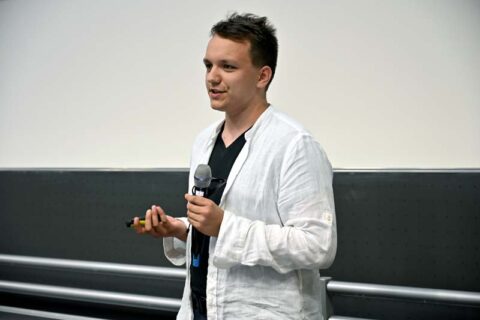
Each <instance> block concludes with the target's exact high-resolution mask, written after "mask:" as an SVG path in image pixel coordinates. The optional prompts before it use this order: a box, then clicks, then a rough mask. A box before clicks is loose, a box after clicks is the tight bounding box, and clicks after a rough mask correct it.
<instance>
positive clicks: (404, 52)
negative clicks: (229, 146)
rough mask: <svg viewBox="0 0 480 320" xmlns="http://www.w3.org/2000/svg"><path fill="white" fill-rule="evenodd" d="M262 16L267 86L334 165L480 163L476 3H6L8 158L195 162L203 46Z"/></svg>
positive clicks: (0, 43) (3, 136)
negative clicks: (216, 31) (230, 18)
mask: <svg viewBox="0 0 480 320" xmlns="http://www.w3.org/2000/svg"><path fill="white" fill-rule="evenodd" d="M231 11H239V12H253V13H256V14H259V15H266V16H268V17H269V18H270V19H271V21H272V22H273V23H274V25H275V26H276V27H277V30H278V38H279V42H280V56H279V66H278V70H277V74H276V78H275V80H274V82H273V84H272V86H271V87H270V90H269V100H270V102H271V103H273V104H274V105H275V106H276V107H277V108H278V109H280V110H282V111H284V112H286V113H288V114H290V115H292V116H293V117H294V118H296V119H297V120H299V121H300V122H301V123H303V124H304V125H305V126H306V127H307V129H309V130H310V131H311V132H312V133H313V134H314V136H315V137H316V138H317V139H318V140H319V141H320V142H321V144H322V145H323V146H324V148H325V149H326V151H327V153H328V155H329V158H330V160H331V162H332V164H333V166H334V167H335V168H480V139H479V138H480V1H473V0H472V1H465V0H449V1H447V0H422V1H419V0H412V1H405V0H398V1H380V0H378V1H374V0H365V1H356V0H351V1H347V0H345V1H333V0H332V1H315V0H309V1H283V2H282V1H275V0H269V1H259V0H253V1H233V0H232V1H185V0H182V1H148V0H131V1H127V0H124V1H118V0H64V1H62V0H42V1H34V0H30V1H28V0H1V1H0V167H3V168H20V167H80V168H83V167H94V168H97V167H112V168H144V167H147V168H150V167H155V168H158V167H177V168H178V167H187V166H188V163H189V157H190V146H191V143H192V141H193V138H194V136H195V134H196V133H197V132H198V131H200V130H201V129H202V128H203V127H205V126H207V125H208V124H209V123H211V122H212V121H214V120H216V119H220V118H221V117H222V116H223V115H222V114H221V113H217V112H214V111H211V110H210V108H209V103H208V98H207V95H206V91H205V89H204V85H203V77H204V67H203V64H202V58H203V54H204V51H205V47H206V44H207V41H208V39H209V30H210V27H211V26H212V25H213V24H214V23H215V22H217V21H218V20H220V19H222V18H224V17H225V16H226V14H227V13H228V12H231Z"/></svg>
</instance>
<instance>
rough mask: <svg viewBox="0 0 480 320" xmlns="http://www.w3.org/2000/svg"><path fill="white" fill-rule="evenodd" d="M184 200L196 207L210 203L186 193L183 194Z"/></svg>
mask: <svg viewBox="0 0 480 320" xmlns="http://www.w3.org/2000/svg"><path fill="white" fill-rule="evenodd" d="M185 200H187V201H188V202H191V203H194V204H198V205H206V204H207V203H208V202H209V201H210V200H209V199H207V198H205V197H199V196H192V195H191V194H188V193H187V194H185Z"/></svg>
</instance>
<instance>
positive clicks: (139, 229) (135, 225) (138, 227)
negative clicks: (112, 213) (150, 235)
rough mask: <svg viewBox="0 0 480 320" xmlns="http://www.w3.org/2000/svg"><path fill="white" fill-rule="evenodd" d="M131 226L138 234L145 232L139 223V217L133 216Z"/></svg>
mask: <svg viewBox="0 0 480 320" xmlns="http://www.w3.org/2000/svg"><path fill="white" fill-rule="evenodd" d="M133 228H134V229H135V231H136V232H137V233H139V234H143V233H145V230H144V228H143V226H142V225H141V224H140V218H139V217H135V218H133Z"/></svg>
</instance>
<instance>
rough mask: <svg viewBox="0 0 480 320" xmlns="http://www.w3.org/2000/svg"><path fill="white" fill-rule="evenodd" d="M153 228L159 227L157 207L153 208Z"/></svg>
mask: <svg viewBox="0 0 480 320" xmlns="http://www.w3.org/2000/svg"><path fill="white" fill-rule="evenodd" d="M152 226H154V227H157V226H158V212H157V207H156V206H152Z"/></svg>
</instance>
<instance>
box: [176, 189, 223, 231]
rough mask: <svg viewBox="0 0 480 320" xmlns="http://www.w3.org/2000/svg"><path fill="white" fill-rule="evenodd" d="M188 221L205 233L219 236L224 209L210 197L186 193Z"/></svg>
mask: <svg viewBox="0 0 480 320" xmlns="http://www.w3.org/2000/svg"><path fill="white" fill-rule="evenodd" d="M185 200H187V201H188V204H187V209H188V212H187V216H188V221H189V222H190V223H191V224H192V226H194V227H195V229H197V230H198V231H200V232H201V233H203V234H204V235H207V236H211V237H218V233H219V232H220V225H221V224H222V221H223V209H221V208H220V207H219V206H217V205H216V203H215V202H213V201H212V200H210V199H207V198H204V197H199V196H192V195H190V194H186V195H185Z"/></svg>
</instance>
